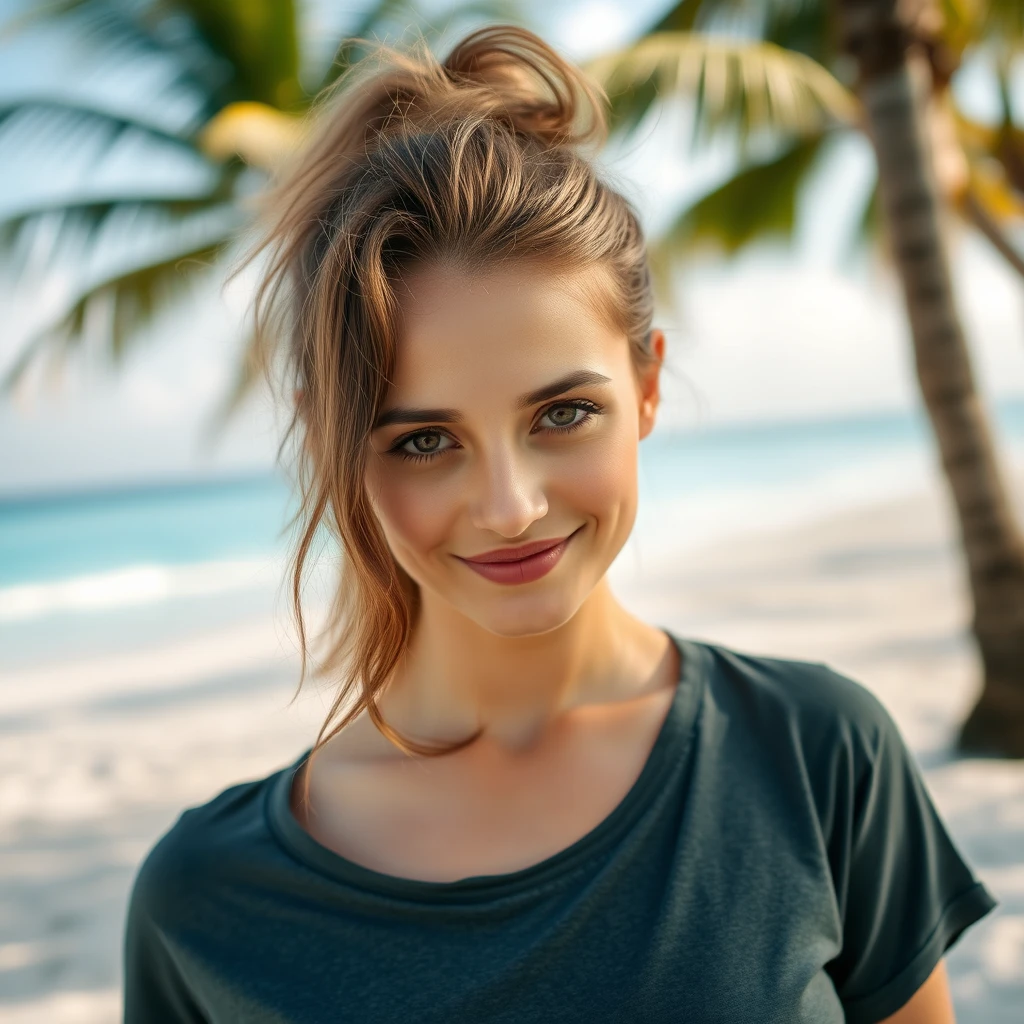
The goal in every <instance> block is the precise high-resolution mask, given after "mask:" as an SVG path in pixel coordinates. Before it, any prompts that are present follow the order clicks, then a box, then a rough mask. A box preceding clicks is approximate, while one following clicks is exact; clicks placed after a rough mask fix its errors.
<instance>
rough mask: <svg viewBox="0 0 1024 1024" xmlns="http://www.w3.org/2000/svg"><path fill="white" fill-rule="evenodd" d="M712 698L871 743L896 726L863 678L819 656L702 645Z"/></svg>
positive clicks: (883, 736)
mask: <svg viewBox="0 0 1024 1024" xmlns="http://www.w3.org/2000/svg"><path fill="white" fill-rule="evenodd" d="M704 646H705V647H706V648H707V651H708V655H709V661H710V665H709V685H710V687H711V689H712V693H713V695H714V697H715V698H717V699H718V700H719V701H721V702H724V703H729V704H730V705H731V706H732V707H734V708H736V707H745V708H746V709H747V710H749V711H750V712H751V713H752V714H759V715H781V716H785V717H786V718H787V719H789V720H790V721H791V722H792V723H793V724H794V726H795V727H797V728H801V729H813V730H817V729H821V728H823V727H829V728H830V729H832V730H838V731H839V732H841V733H842V734H843V735H844V737H845V738H846V739H847V740H849V741H851V742H856V743H859V744H861V745H864V746H867V747H869V748H873V747H877V745H878V743H879V742H881V741H882V740H883V739H884V738H885V737H886V735H887V734H888V733H889V732H890V731H891V730H893V729H895V728H896V726H895V723H894V722H893V719H892V717H891V715H890V713H889V711H888V710H887V709H886V707H885V705H884V704H883V703H882V702H881V700H879V698H878V697H877V696H876V695H875V694H874V693H873V692H872V691H871V690H870V689H869V688H868V687H867V686H865V685H864V684H863V683H862V682H860V681H859V680H857V679H854V678H852V677H851V676H849V675H847V674H845V673H843V672H841V671H838V670H837V669H835V668H833V667H832V666H831V665H829V664H827V663H825V662H821V661H810V660H804V659H797V658H783V657H776V656H772V655H766V654H757V653H752V652H748V651H740V650H737V649H735V648H731V647H726V646H724V645H721V644H710V643H708V644H705V645H704Z"/></svg>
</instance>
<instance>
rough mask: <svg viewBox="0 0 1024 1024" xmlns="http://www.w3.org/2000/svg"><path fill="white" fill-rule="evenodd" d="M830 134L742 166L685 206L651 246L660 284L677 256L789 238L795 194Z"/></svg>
mask: <svg viewBox="0 0 1024 1024" xmlns="http://www.w3.org/2000/svg"><path fill="white" fill-rule="evenodd" d="M826 138H827V136H826V135H825V134H819V135H814V136H809V137H807V138H803V139H798V140H796V141H794V142H791V144H790V145H789V146H787V147H786V148H785V149H784V150H783V151H782V152H781V153H780V154H779V155H778V156H776V157H775V158H774V159H772V160H767V161H764V162H762V163H758V164H754V165H752V166H749V167H745V168H743V169H742V170H740V171H739V172H738V173H737V174H735V175H734V176H733V177H731V178H729V179H728V180H727V181H725V182H724V183H722V184H721V185H719V186H717V187H716V188H714V189H712V190H711V191H710V192H708V193H706V194H705V195H703V196H702V197H701V198H700V199H698V200H697V201H696V202H695V203H693V204H692V205H690V206H689V207H687V208H686V209H684V210H683V211H682V212H681V213H680V214H679V215H678V216H677V217H676V219H675V221H674V223H673V224H672V226H671V227H670V228H669V229H668V230H667V231H666V232H665V233H664V234H663V235H662V236H661V237H660V238H658V239H657V240H656V241H655V242H654V244H653V245H652V246H651V260H652V263H653V264H654V266H655V271H656V274H657V276H658V280H659V283H661V284H665V283H667V280H668V277H667V274H668V268H669V266H670V265H671V263H672V262H673V261H674V260H676V259H678V258H679V257H683V256H688V255H692V254H694V253H695V252H697V251H698V250H701V249H706V248H712V249H716V250H718V251H719V252H722V253H725V254H726V255H732V254H734V253H736V252H738V251H739V250H740V249H742V248H744V247H745V246H747V245H749V244H750V243H752V242H754V241H757V240H760V239H765V238H771V237H776V238H778V237H782V238H786V239H789V238H790V237H791V236H792V234H793V231H794V228H795V227H796V222H797V197H798V195H799V192H800V190H801V188H802V187H803V185H804V184H805V182H806V181H807V180H808V178H809V176H810V173H811V171H812V169H813V167H814V165H815V162H816V160H817V158H818V155H819V153H820V151H821V148H822V144H823V142H824V141H825V139H826Z"/></svg>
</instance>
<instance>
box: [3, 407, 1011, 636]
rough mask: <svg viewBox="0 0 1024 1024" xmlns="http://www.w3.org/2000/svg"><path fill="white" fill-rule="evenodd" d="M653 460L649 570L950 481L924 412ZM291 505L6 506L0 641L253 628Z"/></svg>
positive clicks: (281, 494)
mask: <svg viewBox="0 0 1024 1024" xmlns="http://www.w3.org/2000/svg"><path fill="white" fill-rule="evenodd" d="M994 415H995V420H996V427H997V430H998V434H999V437H1000V441H1001V443H1002V446H1003V451H1004V454H1005V455H1006V456H1007V458H1008V460H1009V461H1010V462H1011V463H1012V464H1014V465H1019V464H1020V463H1021V461H1022V460H1024V398H1022V399H1015V400H1009V401H1004V402H1001V403H999V404H998V405H997V406H995V407H994ZM640 453H641V464H640V510H639V513H638V517H637V524H636V526H635V528H634V535H633V537H632V538H631V543H633V545H634V547H636V548H637V549H638V550H639V549H641V548H642V549H644V551H645V552H646V553H647V557H651V556H653V554H654V553H656V552H657V551H658V550H660V549H661V548H662V547H663V546H664V545H665V544H670V543H675V542H689V543H701V542H702V541H706V540H710V539H712V538H714V537H715V536H716V535H719V534H722V533H728V532H729V531H730V530H740V529H743V528H746V527H751V526H765V525H775V524H776V523H778V524H784V523H786V522H789V521H792V520H795V519H798V518H800V517H801V516H808V515H813V514H817V513H819V512H824V511H827V510H828V509H829V508H832V507H839V506H844V505H848V504H849V503H850V502H857V501H870V500H872V499H875V498H877V499H884V498H885V497H887V496H890V495H895V494H898V493H901V492H903V491H906V490H908V489H912V488H913V487H915V486H916V485H918V484H921V483H924V482H925V481H927V480H928V479H929V477H934V474H935V472H936V470H935V466H936V456H935V452H934V445H933V441H932V439H931V435H930V432H929V430H928V427H927V424H926V423H925V421H924V419H923V416H922V415H921V414H912V413H878V414H872V415H859V416H847V417H843V418H836V419H829V420H817V421H806V420H805V421H800V422H791V423H777V422H776V423H763V424H749V425H737V426H728V427H715V428H711V427H705V428H703V429H695V430H686V431H678V432H663V433H657V432H656V433H655V434H654V435H652V436H651V437H650V438H648V439H646V440H645V441H644V442H643V443H642V444H641V446H640ZM293 501H294V499H293V497H292V495H291V494H290V491H289V487H288V484H287V482H286V480H285V479H284V477H283V476H282V475H279V474H277V473H267V474H264V475H260V476H252V477H247V478H244V479H231V480H222V481H219V482H204V483H191V484H176V485H159V486H147V487H142V486H140V487H135V488H122V489H118V490H102V491H101V490H97V491H92V492H79V493H68V494H49V495H35V496H31V495H30V496H16V497H8V498H6V499H5V498H3V497H2V496H0V641H3V640H4V639H5V637H6V639H7V640H8V641H10V640H11V639H12V636H13V635H14V633H17V636H18V638H19V641H20V642H19V644H18V646H19V647H23V646H25V645H26V644H27V645H28V646H29V647H31V646H32V645H33V640H32V635H33V634H37V636H36V642H40V643H41V642H43V641H42V638H43V637H49V638H51V640H50V641H48V642H52V638H53V637H54V636H55V635H56V634H58V633H59V634H60V635H62V636H64V637H70V636H72V635H73V634H75V633H85V632H88V631H89V630H94V629H96V628H100V627H103V628H108V629H109V628H112V623H114V622H115V620H116V621H118V622H120V623H121V625H122V626H124V627H125V629H126V630H127V629H128V626H129V625H130V621H129V620H130V619H131V617H132V615H133V614H134V615H135V616H136V619H137V622H136V627H137V628H136V630H135V632H134V633H132V635H133V636H136V635H138V630H139V629H140V628H141V630H142V634H143V635H144V634H145V633H146V628H143V627H144V626H145V625H146V623H148V628H149V630H150V632H153V631H159V629H160V628H161V624H163V625H166V624H167V621H168V620H169V619H173V618H174V617H175V616H179V617H181V616H186V617H194V616H197V615H198V616H202V615H204V614H212V611H211V609H213V608H215V607H216V608H218V609H219V612H218V614H220V615H224V614H228V612H227V611H226V609H230V610H231V612H233V613H234V614H238V615H241V614H244V613H245V611H246V610H247V609H248V608H250V607H256V606H257V605H258V604H259V602H261V601H264V602H265V600H266V593H267V591H268V588H272V587H273V586H275V585H277V584H278V583H279V582H280V580H281V578H282V568H283V564H284V563H283V558H284V556H285V554H286V550H287V535H286V534H285V532H284V527H285V524H286V522H287V518H288V515H289V513H290V512H291V510H292V509H293ZM624 557H629V555H628V553H627V554H626V555H625V556H624ZM227 595H230V600H227V601H226V600H225V597H226V596H227ZM258 595H260V596H258ZM126 616H127V618H126ZM104 624H105V625H104ZM0 647H3V643H2V642H0Z"/></svg>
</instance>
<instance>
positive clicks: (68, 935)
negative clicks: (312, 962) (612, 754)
mask: <svg viewBox="0 0 1024 1024" xmlns="http://www.w3.org/2000/svg"><path fill="white" fill-rule="evenodd" d="M1016 484H1017V498H1018V500H1019V507H1020V509H1021V510H1022V516H1024V473H1019V474H1018V475H1017V477H1016ZM753 518H754V514H752V519H753ZM951 536H952V532H951V522H950V518H949V515H948V511H947V506H946V500H945V496H944V494H943V493H942V492H941V491H940V489H939V487H938V485H937V484H936V485H933V486H932V487H930V488H929V489H928V490H926V491H923V492H920V493H917V494H915V495H913V496H912V497H908V498H905V499H901V500H899V501H894V502H889V503H886V504H884V505H878V506H872V507H867V508H863V509H850V510H849V511H846V512H844V513H842V514H837V515H830V516H829V517H827V518H825V519H822V520H819V521H816V522H814V523H812V524H810V525H803V526H800V527H798V528H791V529H788V530H776V531H774V532H771V533H765V534H753V533H748V534H744V535H743V536H741V537H738V538H733V539H730V540H728V541H726V542H718V543H716V544H715V545H714V546H711V547H708V548H707V549H706V550H699V551H689V552H688V551H687V550H685V548H681V549H680V550H679V551H676V552H674V553H672V554H671V556H669V555H665V556H664V557H660V558H658V559H650V558H648V559H646V561H647V562H649V563H650V564H648V565H647V566H646V568H645V571H644V572H642V573H640V572H638V571H637V570H636V569H635V567H633V566H631V565H629V564H627V562H626V561H623V562H622V563H621V564H620V563H617V564H616V566H615V567H613V572H612V579H613V582H614V585H615V588H616V591H617V592H618V593H619V594H620V595H621V597H622V599H623V600H624V602H625V603H626V604H627V605H629V606H630V607H631V608H633V609H634V610H635V611H636V612H637V613H638V614H640V615H641V616H642V617H644V618H645V619H647V620H648V621H650V622H652V623H655V624H660V625H665V626H669V627H671V628H673V629H675V630H677V631H678V632H680V633H682V634H683V635H686V636H692V637H694V638H697V639H706V640H711V641H715V642H719V643H725V644H728V645H730V646H733V647H736V648H739V649H741V650H749V651H755V652H758V653H764V654H777V655H782V656H792V657H799V658H808V659H815V660H821V661H827V662H829V663H830V664H831V665H833V666H834V667H836V668H837V669H839V670H840V671H843V672H846V673H847V674H849V675H852V676H853V677H854V678H856V679H858V680H860V681H861V682H863V683H864V684H865V685H866V686H868V687H869V688H870V689H872V690H873V691H874V692H875V693H877V694H878V696H879V697H880V698H881V699H882V700H883V702H884V703H885V704H886V706H887V707H888V708H889V709H890V711H891V712H892V714H893V716H894V717H895V719H896V720H897V722H898V724H899V725H900V728H901V729H902V730H903V733H904V735H905V736H906V738H907V740H908V742H909V744H910V746H911V748H912V749H913V750H914V752H915V754H916V755H917V757H918V759H919V762H920V764H921V765H922V768H923V770H924V773H925V778H926V780H927V782H928V785H929V789H930V791H931V793H932V795H933V797H934V799H935V802H936V805H937V806H938V808H939V810H940V812H941V813H942V815H943V818H944V820H945V821H946V823H947V825H948V827H949V828H950V831H951V832H952V834H953V836H954V838H955V839H956V840H957V842H958V844H959V845H960V847H961V849H962V850H963V852H964V854H965V855H966V856H967V857H968V859H969V860H970V862H971V863H972V865H973V866H974V867H975V869H976V870H977V872H978V874H979V876H980V877H981V878H982V879H983V880H984V881H985V882H986V884H988V886H989V887H990V888H991V889H992V891H993V893H994V894H995V895H996V897H997V898H998V899H999V900H1000V904H1001V905H1000V906H999V907H998V908H997V909H996V910H995V911H993V912H992V913H991V914H990V915H988V917H987V918H985V919H984V920H983V921H982V922H980V923H978V924H977V925H975V926H973V927H972V928H971V929H969V930H968V931H967V932H966V933H965V934H964V935H963V936H962V937H961V938H960V941H959V942H958V944H957V946H956V948H955V949H954V950H952V951H951V952H950V953H949V954H948V956H947V965H948V968H949V973H950V978H951V984H952V988H953V994H954V1000H955V1003H956V1007H957V1014H958V1020H959V1021H960V1024H1010V1022H1011V1021H1013V1022H1017V1021H1019V1020H1020V1007H1021V1005H1024V763H1021V762H1009V761H998V760H988V759H967V760H962V761H960V760H954V759H953V758H952V757H951V755H950V745H951V740H952V736H953V732H954V729H955V726H956V723H957V721H958V720H959V719H960V718H961V717H962V716H963V715H964V713H965V712H966V710H967V708H968V707H969V705H970V704H971V702H972V698H973V696H974V694H975V692H976V688H977V686H978V682H977V671H978V664H977V659H976V656H975V654H974V652H973V649H972V645H971V643H970V638H969V635H968V633H967V632H966V631H965V625H964V624H965V622H966V613H967V605H966V601H965V595H964V593H963V592H962V588H961V585H960V577H959V573H960V564H959V561H958V557H957V555H956V552H955V548H954V546H953V545H952V543H951V540H950V538H951ZM289 636H290V633H289V629H288V626H287V622H286V620H282V619H281V618H278V619H276V620H275V618H274V617H273V615H272V614H271V605H270V602H268V610H267V613H266V614H264V615H263V616H261V617H250V618H248V619H246V620H244V621H240V622H235V623H233V624H231V625H229V626H222V627H220V628H219V629H217V630H209V631H207V632H199V631H194V632H191V633H189V634H187V635H185V636H184V637H182V636H181V635H180V631H179V635H178V636H177V637H175V638H172V639H170V640H168V641H167V642H166V643H164V644H163V645H157V644H153V643H150V644H148V645H146V646H143V647H141V648H140V647H139V646H138V645H135V647H134V648H133V649H131V650H130V651H124V650H121V651H114V652H112V653H110V652H108V653H103V652H102V651H100V652H98V653H97V652H96V651H93V652H92V653H90V654H88V655H86V656H83V657H81V658H75V659H73V660H71V661H67V660H63V661H52V662H49V661H46V660H45V658H41V659H40V660H39V661H38V662H36V663H33V664H32V665H30V666H29V667H22V668H14V669H11V670H9V671H7V672H5V673H2V674H0V736H2V739H3V742H2V744H0V830H2V835H3V836H4V837H5V838H4V842H3V845H2V847H0V879H2V883H0V884H2V888H0V1024H15V1022H17V1024H28V1022H29V1021H31V1022H43V1021H45V1022H47V1024H79V1022H81V1024H86V1022H88V1024H100V1022H103V1024H112V1022H114V1021H117V1020H118V1019H119V1014H120V995H119V984H120V970H121V964H120V956H121V948H120V946H121V934H122V927H123V920H124V911H125V904H126V900H127V896H128V891H129V887H130V885H131V881H132V878H133V876H134V872H135V869H136V867H137V866H138V863H139V861H140V860H141V858H142V857H143V855H144V854H145V852H146V851H147V850H148V849H149V847H150V846H151V845H152V843H153V842H154V841H155V839H156V838H157V836H158V835H159V834H160V833H162V832H163V831H164V830H165V829H166V828H167V827H169V826H170V825H171V824H172V822H173V821H174V820H175V818H176V817H177V815H178V813H179V812H180V811H181V810H182V809H183V808H184V807H186V806H188V805H191V804H196V803H201V802H203V801H205V800H207V799H209V798H210V797H211V796H213V795H214V794H215V793H216V792H218V791H219V790H221V789H223V788H224V787H226V786H228V785H231V784H232V783H235V782H238V781H241V780H244V779H247V778H255V777H258V776H262V775H265V774H267V773H268V772H270V771H273V770H274V769H276V768H278V767H281V766H282V765H284V764H285V763H287V762H289V761H291V760H292V759H293V758H294V757H296V756H298V754H299V753H300V752H301V750H302V749H304V748H305V746H307V745H308V744H309V743H310V742H311V741H312V739H313V736H314V735H315V732H316V728H317V727H318V725H319V723H320V720H321V717H322V715H323V714H324V712H325V710H326V703H325V698H324V697H322V696H319V695H317V693H316V692H315V691H314V690H313V688H310V689H309V690H308V691H306V692H305V694H304V695H303V696H302V697H300V699H299V700H298V701H296V703H295V704H294V705H293V706H292V707H290V708H288V707H286V705H287V703H288V700H289V699H290V697H291V695H292V692H293V689H294V681H295V679H296V678H297V675H296V669H297V661H296V658H295V656H294V647H293V645H292V644H291V643H290V640H289Z"/></svg>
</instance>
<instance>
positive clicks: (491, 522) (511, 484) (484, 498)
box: [469, 445, 548, 539]
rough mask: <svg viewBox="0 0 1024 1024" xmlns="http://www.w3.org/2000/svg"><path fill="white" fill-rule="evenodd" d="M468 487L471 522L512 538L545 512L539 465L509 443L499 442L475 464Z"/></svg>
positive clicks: (545, 504)
mask: <svg viewBox="0 0 1024 1024" xmlns="http://www.w3.org/2000/svg"><path fill="white" fill-rule="evenodd" d="M473 476H474V478H473V480H472V482H471V483H470V487H469V510H470V518H471V520H472V523H473V525H474V526H475V527H476V528H477V529H479V530H485V531H490V532H492V533H496V534H499V535H500V536H502V537H507V538H509V539H514V538H515V537H519V536H521V535H522V534H523V533H525V532H526V531H527V530H528V529H529V528H530V525H531V524H532V523H534V522H536V521H537V520H538V519H543V518H544V516H546V515H547V513H548V502H547V497H546V496H545V493H544V480H543V477H542V474H541V472H540V470H539V467H537V466H536V465H531V462H530V459H529V457H528V456H527V455H526V454H525V453H523V452H519V451H517V450H516V449H515V447H514V446H512V445H499V446H497V447H496V448H494V449H492V450H491V451H490V452H489V453H488V454H487V456H486V457H485V458H481V459H479V460H478V462H477V466H476V467H475V472H474V475H473Z"/></svg>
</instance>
